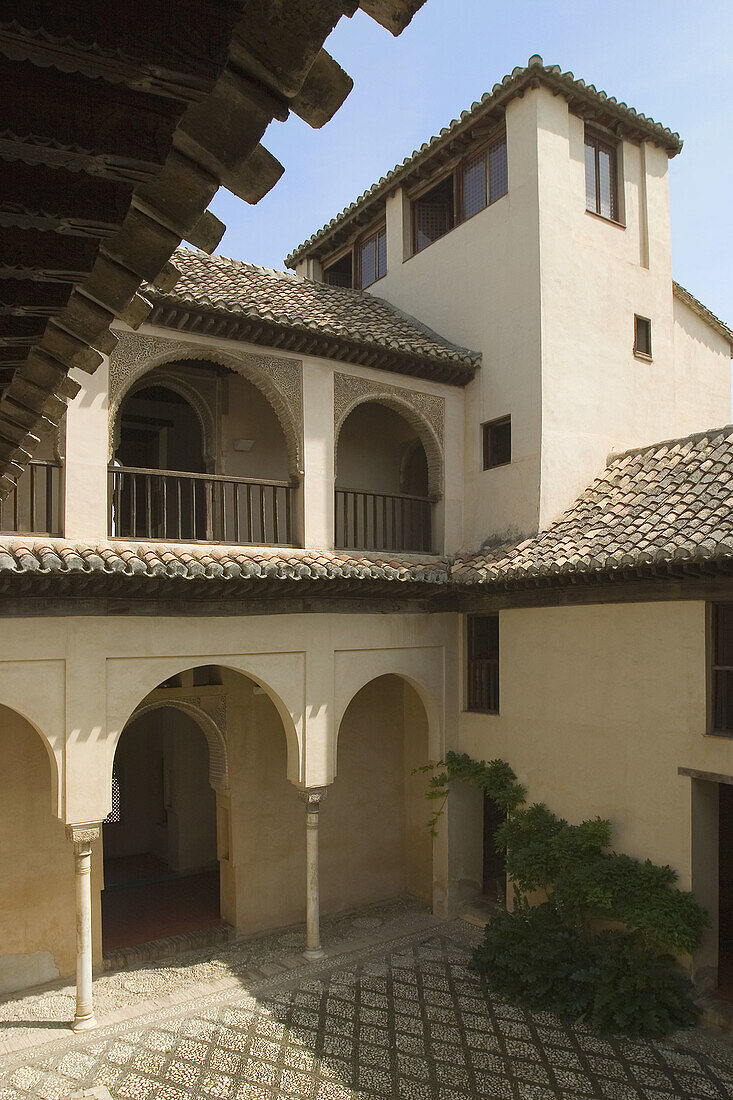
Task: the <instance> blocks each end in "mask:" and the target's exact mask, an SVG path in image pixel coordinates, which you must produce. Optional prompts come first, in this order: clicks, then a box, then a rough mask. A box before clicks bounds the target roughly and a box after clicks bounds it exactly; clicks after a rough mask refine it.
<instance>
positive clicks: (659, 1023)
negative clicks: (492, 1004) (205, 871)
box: [473, 901, 698, 1037]
mask: <svg viewBox="0 0 733 1100" xmlns="http://www.w3.org/2000/svg"><path fill="white" fill-rule="evenodd" d="M473 963H474V967H475V969H476V970H478V971H479V973H481V974H482V975H483V977H484V979H485V980H486V982H487V984H488V985H490V986H491V988H492V989H494V990H495V991H496V992H497V993H500V994H501V995H502V996H504V997H506V998H507V1000H510V1001H513V1002H514V1003H517V1004H521V1005H523V1006H524V1007H526V1008H529V1009H534V1010H535V1011H540V1010H548V1009H549V1010H550V1011H552V1012H554V1013H555V1014H556V1015H557V1016H559V1017H560V1018H561V1019H563V1020H565V1021H567V1022H571V1023H574V1022H578V1021H581V1020H584V1021H586V1022H587V1023H589V1024H590V1025H591V1026H592V1027H593V1028H594V1030H596V1031H597V1032H599V1033H600V1034H614V1033H623V1034H626V1035H637V1036H646V1037H660V1036H663V1035H666V1034H668V1033H669V1032H670V1031H672V1030H673V1029H675V1028H678V1027H691V1026H692V1025H693V1024H694V1023H695V1021H696V1019H697V1015H698V1013H697V1009H696V1007H695V1005H694V1004H693V1002H692V1001H691V999H690V995H689V994H690V983H689V981H687V979H686V978H685V977H684V975H683V974H681V973H680V971H679V970H678V969H677V968H675V966H674V964H673V961H672V960H670V959H668V958H660V957H659V956H657V955H655V954H654V953H653V952H652V951H650V950H649V949H648V948H647V947H646V946H645V945H644V944H643V942H642V941H641V940H640V939H639V938H638V937H636V936H633V935H628V934H626V933H623V932H617V931H606V932H601V933H600V935H598V936H596V937H594V938H592V939H590V940H589V939H587V938H586V937H585V936H584V934H583V931H582V929H581V928H580V927H578V926H574V925H572V924H569V923H567V922H566V921H564V920H563V918H562V917H561V915H560V914H559V913H558V911H557V909H556V908H555V907H554V906H553V905H552V904H551V903H550V902H545V903H543V904H542V905H536V906H529V905H527V903H526V902H522V901H520V902H519V905H518V907H517V908H516V909H514V910H513V911H512V912H508V911H507V910H506V909H504V908H501V909H498V910H497V911H496V912H495V913H494V915H493V917H492V919H491V922H490V923H489V924H488V925H487V927H486V933H485V936H484V942H483V943H482V944H481V946H480V947H478V948H477V949H476V952H475V954H474V960H473Z"/></svg>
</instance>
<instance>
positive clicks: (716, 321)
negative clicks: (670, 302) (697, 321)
mask: <svg viewBox="0 0 733 1100" xmlns="http://www.w3.org/2000/svg"><path fill="white" fill-rule="evenodd" d="M672 290H673V293H674V296H675V298H678V299H679V300H680V302H684V303H685V305H686V306H688V307H689V309H691V310H692V312H693V313H696V314H697V315H698V317H700V318H702V320H703V321H705V322H706V323H707V324H708V325H710V327H711V328H713V329H715V331H716V332H717V333H718V335H719V336H722V337H723V339H724V340H727V341H728V343H729V344H730V350H731V355H733V330H731V329H730V328H728V326H727V325H726V323H725V321H721V320H720V317H716V316H715V314H714V313H713V312H712V310H709V309H708V307H707V306H704V305H703V304H702V302H701V301H699V299H697V298H696V297H695V296H694V294H690V292H689V290H685V288H684V287H683V286H680V284H679V283H676V282H674V281H673V282H672Z"/></svg>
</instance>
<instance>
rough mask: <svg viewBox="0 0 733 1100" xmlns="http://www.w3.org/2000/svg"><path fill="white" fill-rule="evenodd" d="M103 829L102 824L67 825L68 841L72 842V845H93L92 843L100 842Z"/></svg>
mask: <svg viewBox="0 0 733 1100" xmlns="http://www.w3.org/2000/svg"><path fill="white" fill-rule="evenodd" d="M101 829H102V826H101V824H96V825H67V826H66V839H67V840H70V841H71V842H72V844H91V843H92V841H94V840H99V835H100V832H101Z"/></svg>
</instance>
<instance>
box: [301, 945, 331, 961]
mask: <svg viewBox="0 0 733 1100" xmlns="http://www.w3.org/2000/svg"><path fill="white" fill-rule="evenodd" d="M325 957H326V952H325V951H324V950H323V948H322V947H306V949H305V951H304V952H303V958H304V959H307V960H308V962H318V960H319V959H325Z"/></svg>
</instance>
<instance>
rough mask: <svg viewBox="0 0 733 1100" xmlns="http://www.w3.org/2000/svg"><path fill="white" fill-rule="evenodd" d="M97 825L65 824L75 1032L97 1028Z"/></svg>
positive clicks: (98, 828)
mask: <svg viewBox="0 0 733 1100" xmlns="http://www.w3.org/2000/svg"><path fill="white" fill-rule="evenodd" d="M99 831H100V826H99V825H67V826H66V836H67V837H68V839H69V840H70V841H71V842H72V843H73V845H74V880H75V884H76V1013H75V1015H74V1021H73V1023H72V1025H71V1027H72V1029H73V1030H74V1031H91V1030H92V1028H95V1027H97V1021H96V1019H95V1018H94V1007H93V1004H92V884H91V874H92V841H94V840H98V839H99Z"/></svg>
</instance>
